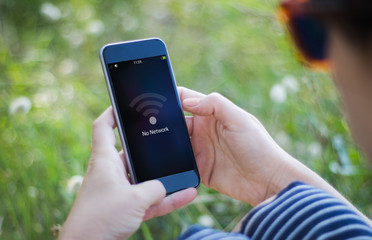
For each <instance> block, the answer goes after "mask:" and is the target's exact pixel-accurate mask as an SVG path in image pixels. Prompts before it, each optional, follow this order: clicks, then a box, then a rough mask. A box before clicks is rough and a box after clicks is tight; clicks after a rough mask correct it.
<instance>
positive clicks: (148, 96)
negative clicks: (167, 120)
mask: <svg viewBox="0 0 372 240" xmlns="http://www.w3.org/2000/svg"><path fill="white" fill-rule="evenodd" d="M165 101H167V98H166V97H164V96H163V95H160V94H157V93H143V94H140V95H138V96H137V97H135V98H134V99H133V100H132V101H131V102H130V103H129V107H131V108H135V109H136V111H137V112H139V113H142V115H143V116H145V117H148V116H149V122H150V123H151V124H152V125H155V124H156V122H157V121H158V120H157V119H156V117H155V116H156V115H158V114H159V112H160V109H161V108H162V107H163V103H164V102H165Z"/></svg>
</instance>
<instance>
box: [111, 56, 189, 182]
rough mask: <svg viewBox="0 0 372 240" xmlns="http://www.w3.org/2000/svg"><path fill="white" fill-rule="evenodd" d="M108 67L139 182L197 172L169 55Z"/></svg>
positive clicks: (128, 150) (129, 152) (128, 148)
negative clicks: (169, 62)
mask: <svg viewBox="0 0 372 240" xmlns="http://www.w3.org/2000/svg"><path fill="white" fill-rule="evenodd" d="M108 69H109V75H110V77H111V82H112V89H113V95H114V98H116V102H117V110H118V115H119V118H120V120H121V122H122V129H123V132H124V133H123V134H124V137H125V138H126V142H127V152H128V155H129V157H130V158H131V160H132V164H133V168H134V172H135V175H136V178H137V181H138V182H143V181H146V180H150V179H156V178H161V177H165V176H169V175H172V174H177V173H181V172H185V171H190V170H193V169H194V168H195V166H194V154H193V151H192V148H191V144H190V141H189V135H188V132H187V128H186V125H185V122H184V119H183V114H182V113H183V112H182V111H183V110H182V108H181V106H180V105H179V103H178V100H177V95H176V92H175V86H174V83H173V79H172V75H171V71H170V68H169V65H168V60H167V56H165V55H162V56H156V57H149V58H142V59H136V60H131V61H124V62H116V63H110V64H108Z"/></svg>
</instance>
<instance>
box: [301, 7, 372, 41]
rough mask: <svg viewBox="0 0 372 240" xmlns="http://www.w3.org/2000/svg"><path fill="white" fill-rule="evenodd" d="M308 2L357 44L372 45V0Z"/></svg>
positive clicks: (328, 21)
mask: <svg viewBox="0 0 372 240" xmlns="http://www.w3.org/2000/svg"><path fill="white" fill-rule="evenodd" d="M308 4H309V7H310V8H312V9H313V10H314V13H316V14H317V15H319V16H320V17H321V18H322V19H323V20H324V21H326V22H327V23H329V24H330V25H331V26H335V27H337V28H338V29H340V30H341V31H342V33H343V34H344V35H345V37H347V38H348V39H349V40H351V41H352V42H354V43H355V44H358V45H360V46H363V47H364V46H372V42H371V41H372V0H310V1H309V2H308Z"/></svg>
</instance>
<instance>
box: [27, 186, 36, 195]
mask: <svg viewBox="0 0 372 240" xmlns="http://www.w3.org/2000/svg"><path fill="white" fill-rule="evenodd" d="M38 193H39V191H38V190H37V188H36V187H34V186H29V187H28V195H29V196H30V197H32V198H36V196H37V194H38Z"/></svg>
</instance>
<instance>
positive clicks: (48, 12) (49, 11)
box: [40, 3, 62, 21]
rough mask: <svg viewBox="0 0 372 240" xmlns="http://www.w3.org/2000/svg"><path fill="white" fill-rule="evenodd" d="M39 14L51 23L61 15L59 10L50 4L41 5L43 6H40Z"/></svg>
mask: <svg viewBox="0 0 372 240" xmlns="http://www.w3.org/2000/svg"><path fill="white" fill-rule="evenodd" d="M40 12H41V13H42V14H43V15H44V16H45V17H47V18H49V19H50V20H52V21H57V20H59V19H60V18H61V15H62V14H61V11H60V10H59V8H58V7H56V6H55V5H53V4H51V3H43V5H41V8H40Z"/></svg>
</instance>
